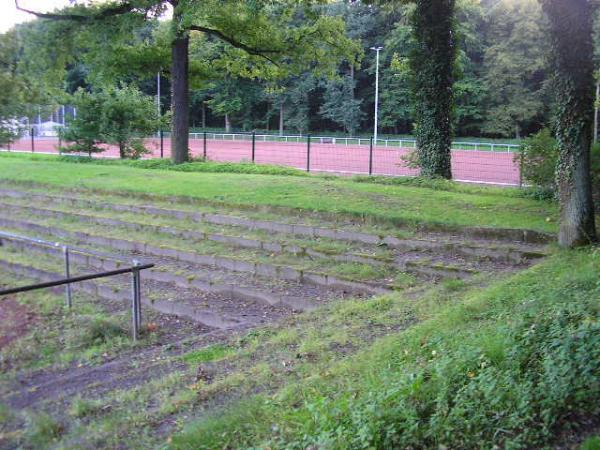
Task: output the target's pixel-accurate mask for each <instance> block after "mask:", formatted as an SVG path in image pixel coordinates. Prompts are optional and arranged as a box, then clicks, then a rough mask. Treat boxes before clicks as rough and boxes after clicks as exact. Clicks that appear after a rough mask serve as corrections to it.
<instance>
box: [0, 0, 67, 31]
mask: <svg viewBox="0 0 600 450" xmlns="http://www.w3.org/2000/svg"><path fill="white" fill-rule="evenodd" d="M0 4H2V8H1V11H2V14H0V33H4V32H5V31H7V30H9V29H10V28H12V27H13V26H14V25H16V24H17V23H21V22H26V21H28V20H33V19H35V16H32V15H31V14H27V13H24V12H22V11H19V10H17V8H16V6H15V2H14V0H0ZM68 4H69V0H21V1H20V3H19V5H20V6H22V7H23V8H28V9H34V10H36V11H44V12H46V11H52V10H53V9H56V8H63V7H65V6H67V5H68Z"/></svg>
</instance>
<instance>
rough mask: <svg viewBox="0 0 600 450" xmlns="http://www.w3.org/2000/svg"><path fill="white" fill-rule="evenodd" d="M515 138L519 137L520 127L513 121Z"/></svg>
mask: <svg viewBox="0 0 600 450" xmlns="http://www.w3.org/2000/svg"><path fill="white" fill-rule="evenodd" d="M515 139H521V127H519V124H518V123H515Z"/></svg>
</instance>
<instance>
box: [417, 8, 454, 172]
mask: <svg viewBox="0 0 600 450" xmlns="http://www.w3.org/2000/svg"><path fill="white" fill-rule="evenodd" d="M454 9H455V0H417V5H416V8H415V12H414V15H413V20H412V21H413V30H414V31H413V33H414V37H415V43H416V44H415V46H414V49H413V51H412V54H411V58H410V63H411V68H412V73H413V76H412V84H413V97H414V108H415V121H416V129H415V132H416V139H417V156H418V161H419V166H420V167H421V175H423V176H426V177H443V178H452V169H451V165H450V146H451V143H452V105H453V101H454V98H453V85H454V77H453V73H454V60H455V57H456V37H455V32H454Z"/></svg>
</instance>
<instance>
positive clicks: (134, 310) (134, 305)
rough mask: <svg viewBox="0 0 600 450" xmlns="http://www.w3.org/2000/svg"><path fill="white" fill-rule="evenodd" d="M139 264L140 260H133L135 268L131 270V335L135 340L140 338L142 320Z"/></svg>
mask: <svg viewBox="0 0 600 450" xmlns="http://www.w3.org/2000/svg"><path fill="white" fill-rule="evenodd" d="M137 266H139V262H138V261H137V260H133V270H132V271H131V325H132V331H131V334H132V336H131V337H132V338H133V340H134V341H137V339H138V336H139V332H140V325H141V321H142V315H141V311H140V271H139V269H136V267H137Z"/></svg>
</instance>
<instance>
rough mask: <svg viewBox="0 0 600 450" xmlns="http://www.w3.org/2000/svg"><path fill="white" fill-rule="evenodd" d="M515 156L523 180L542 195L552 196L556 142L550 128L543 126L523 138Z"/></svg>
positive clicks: (554, 184)
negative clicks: (541, 128) (538, 130)
mask: <svg viewBox="0 0 600 450" xmlns="http://www.w3.org/2000/svg"><path fill="white" fill-rule="evenodd" d="M516 158H518V159H519V165H520V167H521V176H522V178H523V181H524V182H525V183H531V184H533V185H534V186H536V187H537V188H539V189H540V193H541V194H542V195H544V193H546V194H545V195H546V196H550V197H552V196H554V193H555V190H556V176H555V173H556V162H557V160H558V144H557V142H556V139H554V137H553V136H552V134H551V133H550V130H549V129H547V128H544V129H543V130H541V131H540V132H539V133H536V134H535V135H533V136H531V137H529V138H527V139H525V140H524V141H523V144H521V148H520V150H519V153H518V155H517V156H516Z"/></svg>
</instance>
